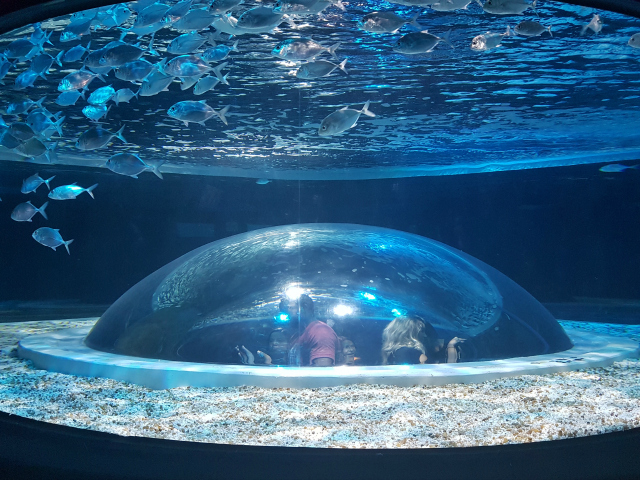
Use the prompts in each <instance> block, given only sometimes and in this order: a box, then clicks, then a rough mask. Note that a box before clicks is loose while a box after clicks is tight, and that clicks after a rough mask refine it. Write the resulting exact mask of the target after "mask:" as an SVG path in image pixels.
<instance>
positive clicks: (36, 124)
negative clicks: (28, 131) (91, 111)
mask: <svg viewBox="0 0 640 480" xmlns="http://www.w3.org/2000/svg"><path fill="white" fill-rule="evenodd" d="M61 114H62V112H61V111H60V112H58V113H56V114H55V115H53V116H50V112H49V111H48V110H44V109H36V110H33V111H32V112H31V113H30V114H29V115H28V116H27V123H28V124H29V126H30V127H31V128H32V129H33V131H34V132H36V133H37V134H38V135H40V136H42V137H45V138H49V137H51V136H52V135H53V134H55V133H57V134H58V136H59V137H61V136H62V124H63V123H64V120H65V118H66V117H59V115H61ZM52 118H53V119H54V120H51V119H52Z"/></svg>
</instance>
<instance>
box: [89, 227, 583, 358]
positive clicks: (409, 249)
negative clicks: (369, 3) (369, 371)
mask: <svg viewBox="0 0 640 480" xmlns="http://www.w3.org/2000/svg"><path fill="white" fill-rule="evenodd" d="M303 297H306V298H310V299H311V300H310V301H312V303H313V304H312V306H311V307H308V308H307V310H306V313H305V309H304V308H302V307H300V308H298V307H295V308H291V306H292V305H294V304H295V305H297V303H301V304H302V303H303V301H302V300H301V298H303ZM307 305H308V304H307ZM310 310H313V313H311V312H310ZM405 315H417V316H419V317H421V318H422V319H424V320H425V323H427V324H428V325H430V326H432V327H433V331H432V332H433V334H432V336H437V338H438V339H442V340H444V341H448V340H449V339H452V338H454V337H459V338H464V339H465V342H464V347H462V348H461V360H462V361H474V360H485V359H486V360H488V359H499V358H509V357H521V356H530V355H539V354H546V353H553V352H558V351H562V350H566V349H568V348H571V346H572V344H571V341H570V340H569V338H568V337H567V336H566V334H565V333H564V331H563V330H562V328H561V327H560V326H559V324H557V322H556V321H555V319H554V318H553V317H552V316H551V314H550V313H549V312H548V311H547V310H546V309H545V308H544V307H543V306H542V305H541V304H540V303H538V302H537V301H536V300H535V299H534V298H533V297H532V296H531V295H529V294H528V293H527V292H526V291H525V290H523V289H522V288H521V287H519V286H518V285H517V284H515V283H514V282H513V281H511V280H510V279H508V278H507V277H506V276H504V275H503V274H501V273H500V272H498V271H497V270H495V269H493V268H491V267H489V266H488V265H486V264H484V263H482V262H481V261H479V260H477V259H475V258H473V257H470V256H469V255H466V254H464V253H462V252H460V251H458V250H455V249H453V248H451V247H448V246H446V245H443V244H441V243H439V242H436V241H434V240H430V239H427V238H424V237H420V236H416V235H412V234H408V233H404V232H399V231H395V230H390V229H384V228H375V227H368V226H359V225H348V224H302V225H292V226H283V227H275V228H268V229H262V230H256V231H252V232H248V233H245V234H241V235H236V236H233V237H229V238H225V239H222V240H218V241H216V242H213V243H210V244H208V245H205V246H203V247H200V248H198V249H196V250H194V251H192V252H190V253H188V254H186V255H184V256H182V257H180V258H178V259H177V260H175V261H173V262H171V263H170V264H168V265H166V266H165V267H163V268H161V269H159V270H158V271H156V272H155V273H153V274H151V275H149V276H148V277H147V278H145V279H144V280H142V281H141V282H139V283H138V284H137V285H135V286H134V287H133V288H131V289H130V290H129V291H128V292H126V293H125V294H124V295H123V296H122V297H121V298H120V299H119V300H117V301H116V302H115V303H114V304H113V305H112V306H111V307H110V308H109V309H108V310H107V311H106V312H105V314H104V315H103V316H102V317H101V318H100V320H99V321H98V323H97V324H96V325H95V327H94V328H93V329H92V330H91V332H90V333H89V335H88V336H87V338H86V340H85V343H86V345H87V346H89V347H91V348H94V349H98V350H103V351H107V352H111V353H118V354H123V355H131V356H138V357H146V358H157V359H164V360H181V361H189V362H210V363H221V364H234V363H235V364H237V363H240V356H239V355H238V350H237V349H236V347H242V346H244V347H245V348H246V349H247V350H248V351H250V352H252V353H256V352H257V351H265V352H269V349H270V344H269V342H270V341H273V338H272V335H273V332H274V331H277V332H278V335H279V336H280V337H282V338H283V339H285V341H287V342H293V343H295V339H296V338H297V336H299V335H301V334H302V333H303V330H304V328H305V327H306V324H307V323H308V322H309V321H311V320H312V319H313V318H312V317H315V319H318V320H321V321H323V322H326V323H327V324H328V325H330V326H331V327H332V328H333V330H334V331H335V333H336V334H337V335H338V336H339V337H340V338H341V340H342V342H343V343H344V342H345V339H346V340H350V342H351V343H352V344H353V345H354V346H355V349H356V357H357V358H358V359H359V364H361V365H377V364H380V362H381V360H380V349H381V344H382V331H383V330H384V328H385V327H386V326H387V325H388V324H389V322H391V321H392V320H393V319H394V318H396V317H398V316H405ZM302 317H307V318H302ZM272 347H273V346H272V345H271V348H272ZM256 359H258V356H257V355H256ZM338 362H339V361H338V359H336V363H338ZM256 363H259V361H258V360H256ZM274 363H276V361H275V360H274ZM278 364H287V359H286V355H285V356H282V358H281V359H280V362H279V363H278ZM305 364H308V363H306V362H305V361H304V359H303V360H302V361H301V363H300V365H305Z"/></svg>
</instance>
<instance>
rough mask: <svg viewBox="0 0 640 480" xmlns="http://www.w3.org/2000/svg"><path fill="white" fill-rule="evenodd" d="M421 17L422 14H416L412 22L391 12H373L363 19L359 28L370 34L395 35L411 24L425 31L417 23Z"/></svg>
mask: <svg viewBox="0 0 640 480" xmlns="http://www.w3.org/2000/svg"><path fill="white" fill-rule="evenodd" d="M419 16H420V12H418V13H416V14H415V15H414V16H413V17H412V18H411V20H406V19H404V18H402V17H401V16H399V15H397V14H396V13H395V12H393V11H391V10H388V11H383V12H372V13H368V14H367V15H365V16H364V17H363V18H362V21H361V22H359V24H358V28H360V29H361V30H364V31H365V32H370V33H395V32H397V31H398V30H400V28H402V27H403V26H404V25H406V24H409V25H412V26H413V27H414V28H416V29H418V30H424V29H423V28H422V26H421V25H420V24H419V23H418V21H417V20H418V17H419Z"/></svg>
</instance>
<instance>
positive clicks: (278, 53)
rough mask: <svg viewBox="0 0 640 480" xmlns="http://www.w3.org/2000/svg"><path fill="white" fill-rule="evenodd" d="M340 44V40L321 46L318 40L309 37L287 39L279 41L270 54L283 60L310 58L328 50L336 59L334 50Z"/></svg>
mask: <svg viewBox="0 0 640 480" xmlns="http://www.w3.org/2000/svg"><path fill="white" fill-rule="evenodd" d="M339 46H340V42H338V43H335V44H333V45H331V46H330V47H323V46H322V45H320V44H319V43H318V42H315V41H313V40H311V39H310V38H296V39H288V40H284V41H283V42H280V43H279V44H278V45H276V47H275V48H274V49H273V50H272V51H271V55H273V56H274V57H279V58H284V59H285V60H291V61H296V60H311V59H313V58H315V57H317V56H318V55H320V54H321V53H323V52H328V53H329V54H330V55H331V56H332V57H333V58H335V59H336V60H337V59H338V57H337V56H336V50H337V49H338V47H339Z"/></svg>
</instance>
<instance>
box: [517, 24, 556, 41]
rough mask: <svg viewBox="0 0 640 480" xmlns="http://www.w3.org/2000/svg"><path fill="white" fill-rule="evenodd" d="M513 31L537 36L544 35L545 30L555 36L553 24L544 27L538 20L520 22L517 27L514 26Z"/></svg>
mask: <svg viewBox="0 0 640 480" xmlns="http://www.w3.org/2000/svg"><path fill="white" fill-rule="evenodd" d="M513 31H514V32H515V33H516V35H522V36H523V37H537V36H538V35H542V34H543V33H544V32H549V35H551V36H552V37H553V34H552V33H551V25H549V26H548V27H544V26H542V25H540V24H539V23H538V22H532V21H530V20H525V21H524V22H520V23H519V24H518V25H516V28H514V29H513Z"/></svg>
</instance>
